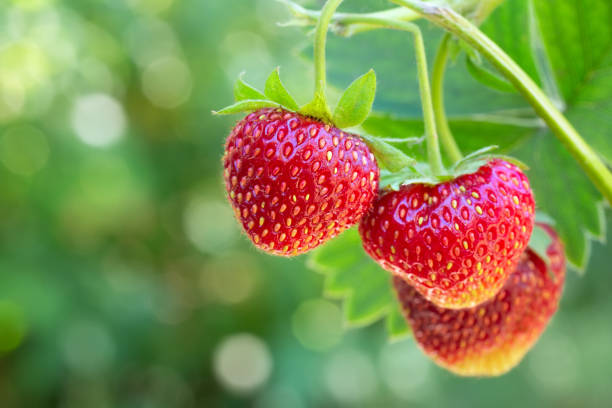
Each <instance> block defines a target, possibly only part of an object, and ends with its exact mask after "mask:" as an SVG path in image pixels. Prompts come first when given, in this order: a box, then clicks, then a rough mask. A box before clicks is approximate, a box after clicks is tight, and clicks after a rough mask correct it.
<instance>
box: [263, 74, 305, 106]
mask: <svg viewBox="0 0 612 408" xmlns="http://www.w3.org/2000/svg"><path fill="white" fill-rule="evenodd" d="M264 93H265V94H266V97H267V98H269V99H270V100H272V101H274V102H277V103H279V104H280V105H282V106H283V107H285V108H287V109H290V110H292V111H297V110H298V109H299V107H298V104H297V103H296V102H295V99H293V97H292V96H291V94H289V91H287V89H286V88H285V86H284V85H283V83H282V82H281V80H280V75H279V69H278V68H276V69H275V70H274V71H272V73H271V74H270V76H269V77H268V79H267V80H266V88H265V91H264Z"/></svg>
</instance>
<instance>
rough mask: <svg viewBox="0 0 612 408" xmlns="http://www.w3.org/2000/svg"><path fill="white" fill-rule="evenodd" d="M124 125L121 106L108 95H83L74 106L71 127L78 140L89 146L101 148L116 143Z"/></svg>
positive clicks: (123, 114) (123, 129)
mask: <svg viewBox="0 0 612 408" xmlns="http://www.w3.org/2000/svg"><path fill="white" fill-rule="evenodd" d="M125 125H126V123H125V113H124V112H123V108H122V106H121V104H120V103H119V102H118V101H117V100H116V99H115V98H113V97H111V96H109V95H105V94H90V95H84V96H81V97H80V98H79V99H77V100H76V102H75V104H74V108H73V110H72V127H73V129H74V131H75V133H76V134H77V136H78V137H79V139H81V141H83V142H84V143H86V144H88V145H90V146H95V147H103V146H108V145H111V144H113V143H115V142H117V140H119V138H120V137H121V136H122V135H123V132H124V131H125Z"/></svg>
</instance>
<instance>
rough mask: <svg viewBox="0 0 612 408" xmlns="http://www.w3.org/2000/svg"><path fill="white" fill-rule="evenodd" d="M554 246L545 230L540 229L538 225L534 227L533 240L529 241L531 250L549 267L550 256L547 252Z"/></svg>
mask: <svg viewBox="0 0 612 408" xmlns="http://www.w3.org/2000/svg"><path fill="white" fill-rule="evenodd" d="M550 244H552V238H551V237H550V235H549V234H548V232H546V231H545V230H544V229H543V228H540V227H539V226H538V225H537V224H536V225H534V227H533V232H532V233H531V238H530V239H529V248H531V250H532V251H533V252H535V253H536V254H537V255H538V256H539V257H540V258H541V259H542V260H543V261H544V262H545V263H546V266H548V261H549V259H548V254H547V253H546V251H547V250H548V247H549V246H550Z"/></svg>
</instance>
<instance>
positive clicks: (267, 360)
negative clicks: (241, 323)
mask: <svg viewBox="0 0 612 408" xmlns="http://www.w3.org/2000/svg"><path fill="white" fill-rule="evenodd" d="M214 369H215V375H216V376H217V379H218V380H219V381H220V382H221V384H223V386H224V387H226V388H227V389H228V390H229V391H231V392H234V393H238V394H242V393H250V392H253V391H255V390H256V389H257V388H259V387H261V386H262V385H263V384H264V383H265V382H266V381H267V380H268V377H269V376H270V373H271V371H272V357H271V355H270V352H269V351H268V348H267V346H266V345H265V344H264V343H263V342H262V341H261V340H260V339H259V338H257V337H255V336H253V335H251V334H246V333H245V334H235V335H233V336H231V337H229V338H227V339H225V340H223V342H222V343H221V344H220V345H218V346H217V349H216V350H215V353H214Z"/></svg>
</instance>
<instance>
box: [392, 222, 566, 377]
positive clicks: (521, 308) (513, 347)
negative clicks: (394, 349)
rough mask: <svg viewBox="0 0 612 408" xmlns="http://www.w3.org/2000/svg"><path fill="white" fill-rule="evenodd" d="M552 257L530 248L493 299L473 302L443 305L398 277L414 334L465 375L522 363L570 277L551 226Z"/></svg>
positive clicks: (422, 344) (502, 370)
mask: <svg viewBox="0 0 612 408" xmlns="http://www.w3.org/2000/svg"><path fill="white" fill-rule="evenodd" d="M540 226H541V227H542V228H544V229H545V230H546V231H547V232H548V234H549V235H550V236H551V238H552V243H551V244H550V245H549V247H548V249H547V251H546V255H547V258H548V259H547V262H546V261H545V260H543V259H542V258H540V256H538V255H537V254H536V253H535V252H534V251H532V250H531V249H527V250H526V251H525V252H524V253H523V254H522V255H521V258H520V261H519V263H518V265H517V267H516V269H515V270H514V272H513V273H512V274H511V275H510V278H509V279H508V280H507V281H506V283H505V285H504V287H503V288H502V290H501V291H500V292H499V293H498V294H497V295H496V296H495V297H494V298H493V299H491V300H489V301H487V302H485V303H483V304H481V305H479V306H477V307H473V308H469V309H461V310H453V309H443V308H440V307H438V306H436V305H434V304H433V303H431V302H429V301H427V300H426V299H425V298H424V297H423V296H421V295H420V294H419V293H418V292H417V291H416V290H415V289H414V288H413V287H411V286H410V285H409V284H407V283H406V282H405V281H404V280H402V279H400V278H398V277H395V278H394V280H393V283H394V286H395V289H396V292H397V295H398V298H399V300H400V302H401V305H402V309H403V311H404V314H405V316H406V318H407V320H408V322H409V324H410V326H411V327H412V331H413V333H414V338H415V339H416V341H417V343H418V344H419V346H420V347H421V348H422V349H423V351H424V352H425V353H426V354H427V355H428V356H430V357H431V358H432V359H433V360H434V361H435V362H436V363H437V364H439V365H441V366H443V367H445V368H447V369H448V370H450V371H452V372H454V373H456V374H459V375H466V376H495V375H500V374H503V373H505V372H507V371H509V370H510V369H511V368H512V367H514V366H515V365H516V364H518V363H519V362H520V361H521V359H522V358H523V356H524V355H525V354H526V353H527V351H529V349H530V348H531V347H532V346H533V345H534V344H535V342H536V341H537V339H538V338H539V337H540V335H541V334H542V332H543V331H544V329H545V327H546V325H547V324H548V321H549V320H550V318H551V317H552V315H553V314H554V313H555V311H556V310H557V307H558V305H559V299H560V298H561V292H562V289H563V283H564V280H565V256H564V253H563V245H562V244H561V242H560V241H559V239H558V237H557V235H556V233H555V232H554V231H553V229H552V228H550V227H548V226H545V225H540Z"/></svg>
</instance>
